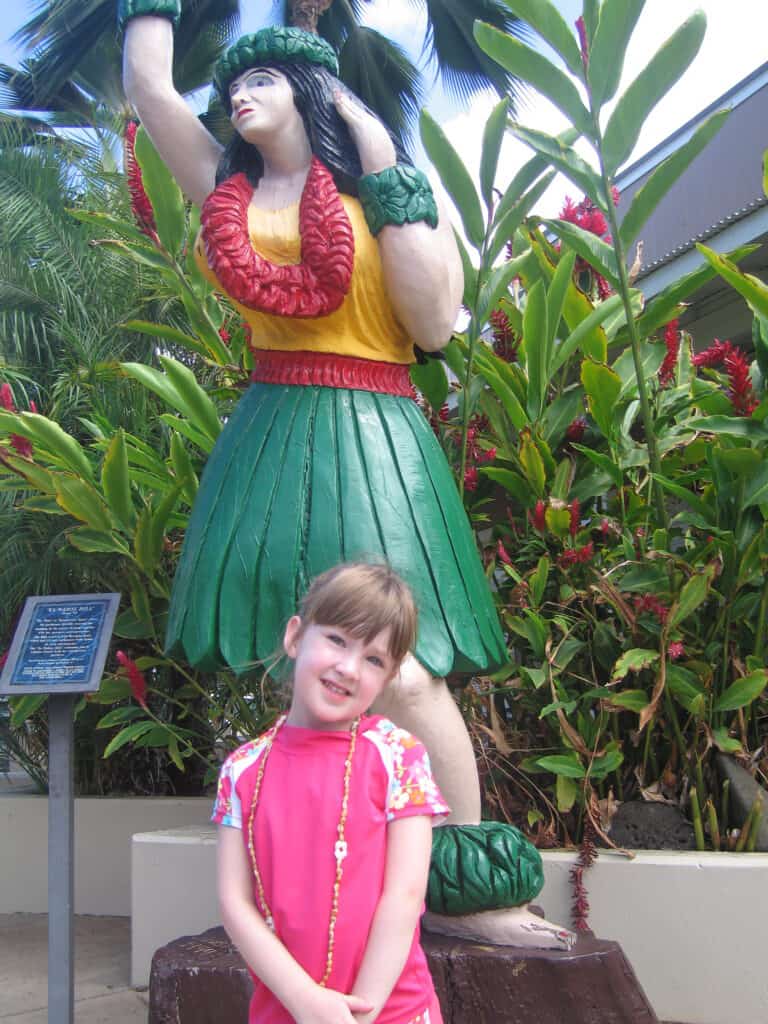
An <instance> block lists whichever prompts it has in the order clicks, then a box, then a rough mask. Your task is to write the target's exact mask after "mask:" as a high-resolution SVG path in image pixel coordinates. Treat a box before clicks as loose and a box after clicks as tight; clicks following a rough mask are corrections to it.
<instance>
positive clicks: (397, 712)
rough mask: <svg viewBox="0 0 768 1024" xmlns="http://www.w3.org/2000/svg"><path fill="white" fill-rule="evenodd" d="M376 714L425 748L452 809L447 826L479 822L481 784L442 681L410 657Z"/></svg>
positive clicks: (456, 711) (460, 720)
mask: <svg viewBox="0 0 768 1024" xmlns="http://www.w3.org/2000/svg"><path fill="white" fill-rule="evenodd" d="M373 710H374V711H375V712H376V714H378V715H384V716H385V717H386V718H390V719H391V720H392V721H393V722H394V723H395V724H396V725H399V726H400V728H401V729H407V730H408V732H412V733H413V734H414V736H418V738H419V739H420V740H421V742H422V743H423V744H424V746H425V747H426V748H427V753H428V754H429V759H430V761H431V762H432V771H433V773H434V776H435V779H436V780H437V784H438V786H439V787H440V791H441V793H442V794H443V796H444V797H445V801H446V803H447V804H448V806H449V807H450V808H451V814H450V817H449V818H448V819H447V823H448V824H451V825H476V824H477V823H478V822H479V821H480V781H479V779H478V776H477V765H476V764H475V754H474V751H473V749H472V741H471V740H470V738H469V733H468V732H467V727H466V726H465V724H464V719H463V718H462V717H461V712H460V711H459V709H458V707H457V706H456V701H455V700H454V699H453V697H452V696H451V694H450V691H449V690H448V687H447V686H446V684H445V680H444V679H438V678H435V677H434V676H432V675H430V673H429V672H428V671H427V670H426V669H425V668H424V667H423V666H422V665H420V664H419V662H418V661H417V660H416V659H415V658H414V657H413V656H412V655H408V657H407V658H406V660H405V661H404V662H403V665H402V668H401V669H400V675H399V678H397V679H395V680H393V682H392V683H391V684H390V685H389V686H388V687H387V689H386V690H385V691H384V693H383V694H382V695H381V696H380V697H379V698H378V700H377V701H376V704H375V705H374V708H373Z"/></svg>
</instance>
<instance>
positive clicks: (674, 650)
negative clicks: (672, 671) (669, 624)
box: [668, 640, 685, 661]
mask: <svg viewBox="0 0 768 1024" xmlns="http://www.w3.org/2000/svg"><path fill="white" fill-rule="evenodd" d="M668 653H669V657H670V659H671V660H672V661H677V659H678V658H682V656H683V655H684V654H685V647H684V646H683V644H682V642H681V641H679V640H675V641H674V642H673V643H671V644H670V645H669V651H668Z"/></svg>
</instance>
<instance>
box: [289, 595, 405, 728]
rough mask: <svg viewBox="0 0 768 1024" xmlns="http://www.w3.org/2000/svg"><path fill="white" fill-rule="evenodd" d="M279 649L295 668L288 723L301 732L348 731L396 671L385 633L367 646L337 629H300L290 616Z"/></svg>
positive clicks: (342, 630) (319, 627)
mask: <svg viewBox="0 0 768 1024" xmlns="http://www.w3.org/2000/svg"><path fill="white" fill-rule="evenodd" d="M283 643H284V647H285V652H286V654H287V655H288V656H289V657H290V658H293V660H294V662H295V665H294V676H293V699H292V701H291V710H290V712H289V714H288V723H289V724H290V725H298V726H301V727H302V728H305V729H339V730H346V729H349V728H350V726H351V725H352V722H353V721H354V720H355V719H356V718H357V717H358V716H359V715H362V714H363V713H364V712H366V711H367V710H368V708H369V707H370V706H371V704H373V702H374V701H375V700H376V698H377V697H378V695H379V694H380V693H381V691H382V690H383V689H384V687H385V686H386V685H387V683H388V682H390V680H391V679H392V677H393V676H394V675H395V673H396V672H397V669H398V668H399V665H398V664H397V663H396V662H395V661H394V659H393V658H392V656H391V654H390V653H389V630H388V629H387V630H385V631H384V632H382V633H379V634H378V636H376V637H374V639H373V640H371V641H370V642H366V641H365V640H361V639H360V638H358V637H354V636H352V635H351V634H350V633H348V632H347V631H346V630H344V629H342V628H340V627H338V626H321V625H318V624H317V623H311V624H310V625H308V626H304V628H303V629H302V621H301V619H300V618H299V616H298V615H294V617H293V618H292V619H291V620H290V622H289V623H288V626H287V627H286V630H285V638H284V641H283Z"/></svg>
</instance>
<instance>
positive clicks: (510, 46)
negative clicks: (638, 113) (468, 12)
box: [474, 21, 592, 134]
mask: <svg viewBox="0 0 768 1024" xmlns="http://www.w3.org/2000/svg"><path fill="white" fill-rule="evenodd" d="M474 34H475V39H476V40H477V44H478V46H479V47H480V48H481V49H482V50H484V51H485V52H486V53H487V54H488V56H489V57H492V58H493V60H495V61H496V62H497V64H500V65H501V66H502V67H503V68H505V69H506V70H507V71H509V72H510V73H511V74H513V75H515V76H516V77H518V78H521V79H522V80H523V81H524V82H528V84H529V85H532V86H533V87H534V88H535V89H536V90H537V91H538V92H540V93H541V94H542V96H546V98H547V99H548V100H549V101H550V102H551V103H553V104H554V105H555V106H556V107H557V108H558V110H561V111H562V112H563V113H564V114H565V116H566V117H567V118H568V120H569V121H570V122H571V124H572V125H573V126H574V127H575V128H577V129H578V130H579V131H580V132H581V133H582V134H590V133H591V130H592V123H591V120H590V116H589V111H588V110H587V108H586V107H585V106H584V104H583V103H582V101H581V97H580V96H579V93H578V90H577V89H576V86H575V85H574V84H573V82H572V81H571V80H570V78H568V76H567V75H565V74H563V72H562V71H561V70H560V69H559V68H558V67H557V66H556V65H555V64H553V63H552V62H551V61H549V60H547V58H546V57H544V56H543V55H542V54H541V53H539V52H538V50H534V49H533V48H532V47H530V46H526V44H525V43H521V42H520V40H519V39H515V38H514V36H511V35H509V34H507V33H506V32H500V31H499V29H497V28H494V27H493V26H492V25H488V24H486V23H485V22H482V21H476V22H475V27H474Z"/></svg>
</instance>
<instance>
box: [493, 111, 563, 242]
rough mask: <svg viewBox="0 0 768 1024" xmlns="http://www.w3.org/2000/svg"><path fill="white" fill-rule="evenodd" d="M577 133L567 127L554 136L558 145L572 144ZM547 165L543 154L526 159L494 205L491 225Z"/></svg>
mask: <svg viewBox="0 0 768 1024" xmlns="http://www.w3.org/2000/svg"><path fill="white" fill-rule="evenodd" d="M578 137H579V133H578V132H577V131H576V129H575V128H567V129H566V130H565V131H564V132H561V133H560V134H559V135H558V136H556V139H555V141H556V142H557V143H558V145H562V146H569V147H570V146H572V145H573V144H574V142H575V141H576V140H577V139H578ZM548 166H549V159H548V158H546V157H543V156H532V157H531V159H530V160H528V161H526V163H524V164H523V166H522V167H521V168H520V170H519V171H518V172H517V173H516V174H515V176H514V178H513V179H512V181H510V183H509V185H508V186H507V190H506V192H505V193H504V195H503V196H502V197H501V200H500V202H499V205H498V206H497V207H496V213H495V214H494V218H493V227H494V228H497V227H498V225H500V223H501V221H502V220H503V219H504V217H506V215H507V213H508V212H509V211H510V210H511V209H512V207H513V206H515V205H517V203H519V202H520V197H521V196H523V195H524V194H525V193H526V192H527V191H528V189H529V188H530V187H531V185H532V184H533V183H534V181H536V179H537V178H538V177H539V176H540V175H542V174H543V173H544V171H546V169H547V167H548Z"/></svg>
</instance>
